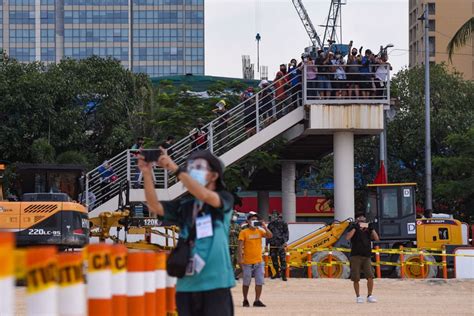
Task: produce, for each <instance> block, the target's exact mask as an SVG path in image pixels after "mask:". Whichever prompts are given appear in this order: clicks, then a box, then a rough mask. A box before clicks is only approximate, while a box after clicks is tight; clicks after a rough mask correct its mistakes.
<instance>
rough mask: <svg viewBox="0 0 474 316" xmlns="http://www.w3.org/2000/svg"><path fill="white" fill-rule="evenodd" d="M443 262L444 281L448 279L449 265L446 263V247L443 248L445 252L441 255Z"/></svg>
mask: <svg viewBox="0 0 474 316" xmlns="http://www.w3.org/2000/svg"><path fill="white" fill-rule="evenodd" d="M441 256H442V262H443V279H447V278H448V265H447V263H446V246H443V252H442V254H441Z"/></svg>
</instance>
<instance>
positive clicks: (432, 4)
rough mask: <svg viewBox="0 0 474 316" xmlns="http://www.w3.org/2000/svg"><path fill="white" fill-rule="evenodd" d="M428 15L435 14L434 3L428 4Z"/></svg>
mask: <svg viewBox="0 0 474 316" xmlns="http://www.w3.org/2000/svg"><path fill="white" fill-rule="evenodd" d="M428 14H429V15H435V14H436V3H428Z"/></svg>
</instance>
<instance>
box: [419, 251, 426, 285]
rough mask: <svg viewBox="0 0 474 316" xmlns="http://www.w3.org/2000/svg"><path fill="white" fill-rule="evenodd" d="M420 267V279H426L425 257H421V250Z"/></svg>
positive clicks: (421, 254)
mask: <svg viewBox="0 0 474 316" xmlns="http://www.w3.org/2000/svg"><path fill="white" fill-rule="evenodd" d="M420 267H421V278H422V279H424V278H426V273H425V256H424V255H423V250H421V251H420Z"/></svg>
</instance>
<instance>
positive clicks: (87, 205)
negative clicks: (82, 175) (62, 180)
mask: <svg viewBox="0 0 474 316" xmlns="http://www.w3.org/2000/svg"><path fill="white" fill-rule="evenodd" d="M85 180H86V192H85V195H86V199H85V202H86V209H87V211H89V173H86V179H85ZM82 194H84V192H82ZM83 199H84V198H82V199H81V200H83ZM80 202H81V203H82V201H80Z"/></svg>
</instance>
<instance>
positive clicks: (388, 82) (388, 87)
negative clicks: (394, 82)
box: [386, 66, 390, 104]
mask: <svg viewBox="0 0 474 316" xmlns="http://www.w3.org/2000/svg"><path fill="white" fill-rule="evenodd" d="M386 67H387V72H388V76H387V101H388V102H389V104H390V67H388V66H386Z"/></svg>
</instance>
